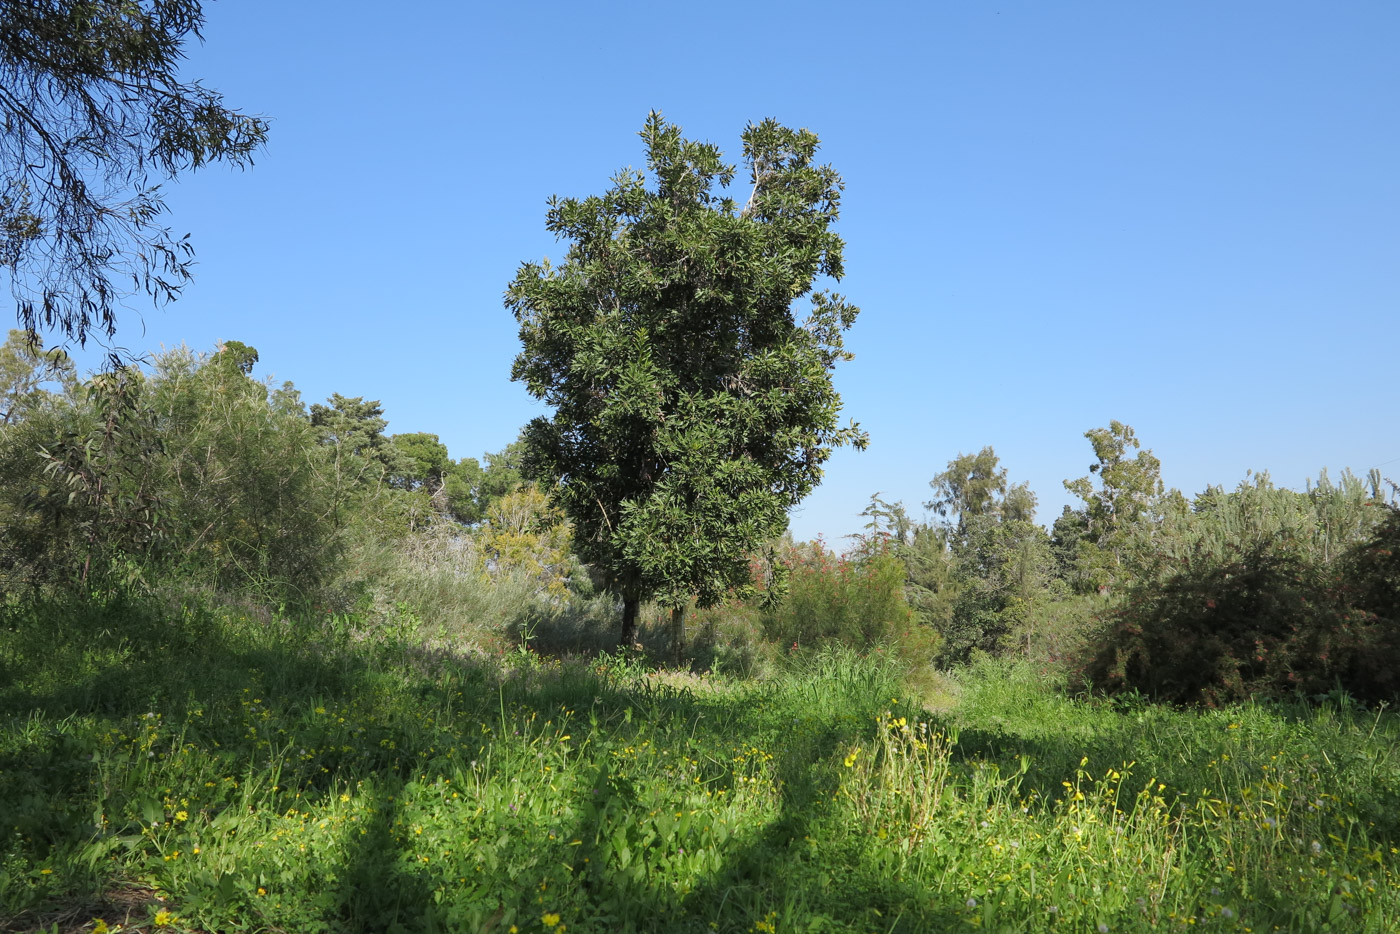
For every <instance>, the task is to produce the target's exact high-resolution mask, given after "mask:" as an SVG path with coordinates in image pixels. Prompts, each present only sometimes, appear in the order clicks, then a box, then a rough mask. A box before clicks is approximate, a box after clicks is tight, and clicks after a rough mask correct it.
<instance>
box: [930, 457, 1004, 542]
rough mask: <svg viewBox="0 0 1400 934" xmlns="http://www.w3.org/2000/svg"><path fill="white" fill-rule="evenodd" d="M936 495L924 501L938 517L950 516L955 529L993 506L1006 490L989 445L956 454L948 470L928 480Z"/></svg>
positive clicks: (998, 463)
mask: <svg viewBox="0 0 1400 934" xmlns="http://www.w3.org/2000/svg"><path fill="white" fill-rule="evenodd" d="M929 486H931V487H933V490H934V492H935V493H936V494H937V495H936V496H935V497H934V498H933V499H932V500H930V501H929V502H927V503H924V508H925V509H932V510H933V511H934V512H936V513H938V514H939V515H940V516H948V515H950V514H951V515H952V516H954V517H955V518H956V522H955V523H954V525H955V526H956V527H957V528H958V530H959V531H962V529H963V528H964V527H965V526H966V524H967V521H968V520H969V519H972V518H975V517H977V516H984V515H988V514H989V513H992V512H994V511H995V509H996V504H997V501H998V499H997V498H998V497H999V496H1001V495H1003V494H1005V493H1006V468H1005V467H1002V466H1001V462H1000V459H999V458H998V457H997V455H996V451H994V450H993V449H992V446H991V445H987V446H986V447H984V448H983V449H982V450H980V451H978V452H977V453H976V454H959V455H958V456H957V457H955V458H953V459H952V460H950V461H949V462H948V469H947V470H945V471H943V472H942V473H940V474H939V475H938V476H936V477H934V478H933V479H932V480H930V481H929Z"/></svg>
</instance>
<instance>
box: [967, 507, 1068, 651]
mask: <svg viewBox="0 0 1400 934" xmlns="http://www.w3.org/2000/svg"><path fill="white" fill-rule="evenodd" d="M953 560H954V563H955V564H954V566H955V568H956V574H957V577H958V582H959V587H958V591H957V596H956V598H955V602H954V604H953V607H952V614H951V618H950V619H949V621H948V623H947V625H946V627H945V629H944V630H943V636H944V641H943V648H942V651H941V653H940V661H941V662H942V663H944V664H945V665H951V664H957V663H961V662H965V661H967V660H968V658H969V657H970V656H971V654H972V652H974V651H982V652H988V653H991V654H1001V653H1003V652H1006V651H1009V650H1011V649H1012V648H1013V647H1014V638H1013V637H1015V636H1017V635H1018V634H1019V633H1020V632H1021V631H1022V630H1023V629H1025V628H1026V626H1027V625H1028V624H1029V622H1030V620H1031V618H1032V616H1033V615H1034V613H1035V612H1036V610H1037V609H1038V608H1039V607H1040V606H1041V605H1043V604H1044V603H1046V602H1047V601H1048V599H1049V598H1050V596H1051V594H1052V583H1053V576H1052V574H1053V562H1054V559H1053V556H1052V554H1051V551H1050V541H1049V538H1048V536H1047V535H1046V534H1045V530H1044V529H1043V528H1041V527H1040V526H1038V525H1034V524H1033V523H1030V522H1025V521H1022V520H1019V519H1004V518H1000V517H998V516H996V515H990V516H988V515H983V516H980V517H978V518H976V519H972V520H970V521H969V522H968V523H967V525H966V526H965V527H964V529H963V534H962V536H961V538H960V539H959V540H958V541H957V542H956V544H955V545H954V547H953Z"/></svg>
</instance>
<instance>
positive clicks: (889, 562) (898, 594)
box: [762, 542, 936, 657]
mask: <svg viewBox="0 0 1400 934" xmlns="http://www.w3.org/2000/svg"><path fill="white" fill-rule="evenodd" d="M787 563H788V595H787V598H786V599H785V600H783V601H782V602H781V603H779V604H777V605H776V606H773V607H770V608H767V609H765V610H763V612H762V622H763V630H764V633H765V634H766V635H767V636H768V638H770V639H775V640H777V641H779V642H781V643H782V644H784V645H787V646H791V647H797V648H802V647H806V646H817V645H822V644H826V643H833V642H835V643H841V644H843V645H847V646H850V647H852V648H856V649H869V648H874V647H876V646H882V645H896V644H898V645H900V646H901V647H907V648H908V649H909V650H911V651H914V652H915V653H916V654H923V655H925V657H926V656H927V654H930V653H931V648H930V645H929V642H930V640H933V641H936V636H933V634H932V632H931V631H928V632H926V633H925V632H924V630H927V627H923V626H919V625H917V624H916V623H915V622H914V620H913V614H912V613H911V612H910V609H909V604H908V603H907V602H906V601H905V598H904V580H905V567H904V562H902V561H900V560H899V559H898V558H897V557H895V556H894V555H892V554H890V553H888V552H878V553H875V554H871V555H868V556H865V557H862V558H861V559H860V560H858V561H857V560H852V559H851V558H849V557H842V556H840V555H837V554H835V553H834V552H831V551H829V550H827V549H826V547H825V546H823V545H822V543H821V542H813V543H812V544H810V545H803V546H799V547H796V548H794V549H793V550H792V553H791V555H790V557H789V559H788V562H787Z"/></svg>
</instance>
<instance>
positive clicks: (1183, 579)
mask: <svg viewBox="0 0 1400 934" xmlns="http://www.w3.org/2000/svg"><path fill="white" fill-rule="evenodd" d="M1392 534H1393V533H1392ZM1359 551H1361V552H1363V554H1361V555H1359V556H1358V561H1361V560H1363V559H1364V557H1365V554H1371V555H1372V560H1374V558H1376V557H1381V558H1384V557H1389V556H1386V555H1380V554H1378V553H1377V551H1385V549H1384V548H1379V549H1377V548H1376V546H1374V545H1367V546H1362V549H1360V550H1359ZM1347 579H1348V576H1347V575H1344V574H1343V573H1339V571H1338V569H1337V568H1335V567H1332V566H1329V565H1326V564H1324V563H1322V562H1319V561H1316V560H1310V559H1309V558H1308V557H1307V556H1305V555H1304V554H1302V553H1300V552H1299V551H1298V550H1296V549H1292V548H1289V547H1288V546H1287V545H1286V544H1261V545H1256V546H1254V547H1253V548H1251V549H1249V550H1247V551H1243V552H1240V553H1237V554H1236V555H1235V556H1233V557H1232V558H1230V559H1228V560H1223V561H1215V560H1211V561H1202V562H1199V563H1198V564H1197V566H1192V563H1191V562H1187V566H1186V567H1184V568H1183V569H1182V570H1180V571H1179V572H1177V573H1176V574H1174V575H1171V576H1169V577H1166V578H1165V579H1163V580H1160V581H1149V582H1145V583H1143V584H1142V585H1140V586H1138V587H1137V588H1135V589H1134V590H1132V591H1130V593H1129V595H1128V599H1127V600H1126V601H1125V603H1124V604H1123V605H1122V607H1121V608H1120V609H1119V610H1118V611H1117V612H1116V613H1114V614H1113V615H1112V616H1111V617H1110V621H1109V624H1108V626H1107V628H1106V630H1105V631H1104V633H1103V634H1102V637H1101V639H1100V640H1099V641H1098V643H1097V646H1096V648H1094V649H1093V650H1092V653H1091V654H1090V656H1089V657H1088V659H1087V661H1086V663H1085V664H1084V665H1083V667H1082V669H1081V671H1080V673H1079V674H1080V677H1081V679H1082V680H1083V681H1084V682H1086V683H1089V684H1092V685H1094V686H1095V687H1097V688H1100V689H1102V690H1105V691H1108V692H1118V691H1133V690H1136V691H1139V692H1141V693H1143V694H1146V695H1148V696H1150V697H1153V698H1156V699H1159V700H1165V701H1170V702H1175V703H1187V704H1204V705H1207V706H1216V705H1219V704H1224V703H1229V702H1232V701H1239V700H1244V699H1246V698H1248V697H1251V696H1274V697H1282V696H1287V695H1290V694H1296V693H1299V692H1301V693H1303V694H1308V695H1320V694H1326V693H1329V692H1331V691H1332V690H1335V689H1337V688H1339V687H1340V688H1341V689H1343V690H1345V691H1347V692H1348V693H1350V694H1352V695H1353V696H1354V697H1356V698H1358V699H1361V700H1366V701H1386V700H1394V699H1396V698H1397V696H1400V681H1397V676H1396V673H1395V671H1396V666H1397V663H1400V639H1397V637H1396V626H1395V623H1394V621H1393V620H1390V619H1386V618H1383V617H1380V616H1378V615H1377V614H1376V613H1374V612H1371V611H1368V610H1367V609H1365V608H1363V607H1359V606H1357V605H1356V603H1355V601H1354V600H1353V599H1351V596H1352V594H1351V593H1350V590H1351V588H1349V587H1348V586H1347V585H1346V581H1347Z"/></svg>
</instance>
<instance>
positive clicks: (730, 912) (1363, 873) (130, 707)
mask: <svg viewBox="0 0 1400 934" xmlns="http://www.w3.org/2000/svg"><path fill="white" fill-rule="evenodd" d="M772 664H773V668H774V671H773V674H772V676H771V677H769V678H767V679H765V680H761V681H736V680H730V679H728V678H725V677H722V676H720V677H716V676H710V675H706V676H703V677H696V676H688V677H685V678H681V677H678V676H675V675H673V674H665V673H658V672H653V671H650V670H648V669H646V667H645V665H644V664H643V663H642V662H640V661H639V660H638V659H636V658H635V657H631V656H616V657H606V656H603V657H595V658H592V659H589V660H576V661H570V662H561V661H557V660H551V659H548V658H542V657H541V656H539V655H538V654H534V653H522V652H516V653H510V654H508V655H506V656H505V657H504V658H503V659H492V658H483V657H481V656H480V655H471V656H462V655H460V654H454V653H451V652H448V651H444V650H443V649H442V647H441V646H433V645H428V644H426V642H425V640H424V639H423V638H422V634H421V633H419V634H416V635H415V634H414V633H413V632H411V631H409V630H408V629H403V628H401V629H399V630H394V629H392V628H390V629H385V628H381V629H378V630H374V631H371V632H369V633H368V634H367V633H366V632H365V631H363V627H362V626H360V625H359V624H358V623H357V622H356V621H354V620H344V619H339V618H325V619H290V618H286V617H281V616H276V615H273V616H270V617H257V616H253V615H249V614H246V613H241V612H238V611H234V610H230V609H227V608H221V607H218V606H213V605H187V606H185V607H183V608H179V609H177V610H176V611H174V612H172V611H171V610H170V609H169V608H168V607H164V606H159V605H155V604H151V603H144V602H131V601H121V600H113V601H109V602H105V603H96V604H81V603H68V604H46V605H29V606H25V607H11V608H10V609H9V610H8V611H7V612H6V613H5V615H4V616H3V621H0V829H3V831H4V834H3V836H0V919H3V921H0V927H7V928H9V929H12V930H29V929H38V928H40V927H41V926H46V925H48V924H50V923H52V922H56V921H59V920H64V921H65V923H67V924H69V925H70V928H71V929H73V930H95V929H98V926H97V925H96V924H95V921H96V919H99V918H100V919H102V921H103V923H104V924H106V925H108V926H109V927H112V926H115V924H116V923H118V922H120V923H123V924H124V925H125V926H126V929H127V930H140V929H148V930H154V929H157V928H164V929H167V930H206V931H226V930H227V931H232V930H255V931H261V930H266V931H271V930H278V931H307V932H311V931H331V930H334V931H393V930H399V931H434V930H440V931H460V930H471V931H476V930H490V931H496V932H507V931H509V930H510V929H511V928H512V927H514V928H515V929H516V930H517V932H542V931H551V932H556V934H557V932H560V931H566V930H567V931H575V932H586V931H598V932H604V931H607V932H612V931H659V930H666V931H696V932H706V931H713V930H720V931H769V932H772V931H881V932H889V931H907V932H915V931H920V932H922V931H957V930H992V931H1027V932H1031V931H1059V930H1063V931H1076V932H1083V931H1095V930H1113V931H1150V930H1182V931H1187V930H1193V929H1206V928H1208V929H1211V930H1222V931H1240V932H1244V931H1272V930H1278V931H1295V932H1304V931H1324V930H1331V931H1368V930H1370V931H1377V932H1382V931H1391V930H1395V929H1397V928H1400V885H1397V883H1398V882H1400V879H1397V876H1396V872H1395V866H1396V858H1397V854H1396V850H1395V848H1396V847H1397V846H1400V818H1397V816H1396V815H1397V808H1396V803H1397V800H1400V768H1397V761H1396V753H1395V749H1396V748H1397V741H1400V735H1397V734H1400V726H1398V725H1397V722H1396V721H1395V719H1394V717H1393V715H1391V714H1390V713H1388V712H1379V713H1378V712H1374V711H1365V710H1361V709H1358V708H1356V707H1354V706H1350V705H1347V704H1346V703H1340V702H1339V703H1335V704H1331V705H1326V706H1320V707H1303V706H1299V707H1265V706H1245V707H1236V708H1229V709H1226V710H1220V711H1210V712H1205V713H1182V712H1178V711H1174V710H1170V709H1167V708H1159V707H1151V706H1147V705H1144V704H1139V703H1135V702H1119V703H1117V704H1116V705H1109V704H1107V703H1104V702H1097V701H1096V702H1085V701H1081V700H1075V699H1071V698H1068V697H1065V696H1064V695H1063V694H1060V693H1057V692H1056V691H1054V690H1053V689H1052V687H1050V686H1047V685H1045V684H1043V683H1041V682H1040V681H1039V680H1038V679H1037V677H1036V675H1035V673H1034V671H1033V670H1032V669H1030V668H1028V667H1026V666H1024V665H1021V666H1016V665H1008V664H1006V663H997V662H985V661H984V662H982V663H979V664H978V665H976V666H974V667H972V668H970V669H968V670H966V671H964V672H963V673H961V674H960V675H959V676H958V678H959V684H958V692H957V693H958V696H959V702H958V705H957V706H956V707H955V708H953V709H952V710H949V711H947V712H944V713H931V712H930V711H928V710H927V709H925V708H924V707H923V706H922V704H921V703H920V702H919V701H918V699H917V698H915V697H912V696H910V695H909V691H908V689H907V688H906V687H905V686H904V685H903V684H902V682H901V680H900V672H901V669H900V667H899V665H898V664H897V663H896V662H892V661H889V660H886V659H882V658H880V657H878V656H877V657H875V658H862V657H859V656H857V655H854V654H852V653H850V652H847V651H843V650H840V649H837V648H827V649H824V650H822V651H819V652H814V653H811V654H803V653H798V654H794V655H792V656H787V657H782V656H780V657H777V658H775V660H774V662H773V663H772Z"/></svg>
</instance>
